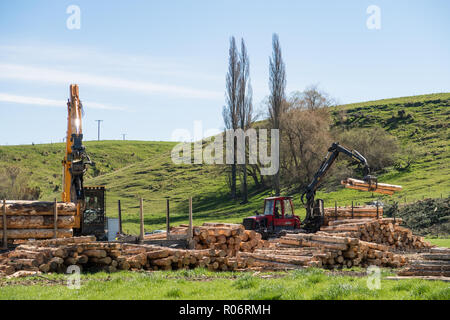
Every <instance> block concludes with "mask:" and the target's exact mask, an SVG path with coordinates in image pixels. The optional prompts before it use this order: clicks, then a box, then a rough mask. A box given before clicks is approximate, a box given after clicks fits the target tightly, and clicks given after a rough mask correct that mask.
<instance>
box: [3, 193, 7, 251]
mask: <svg viewBox="0 0 450 320" xmlns="http://www.w3.org/2000/svg"><path fill="white" fill-rule="evenodd" d="M2 215H3V249H5V250H6V249H8V235H7V227H6V200H5V199H3V214H2Z"/></svg>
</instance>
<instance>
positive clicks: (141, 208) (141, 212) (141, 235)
mask: <svg viewBox="0 0 450 320" xmlns="http://www.w3.org/2000/svg"><path fill="white" fill-rule="evenodd" d="M139 202H140V204H139V220H140V223H141V228H140V233H139V241H141V242H142V241H144V199H142V198H140V199H139Z"/></svg>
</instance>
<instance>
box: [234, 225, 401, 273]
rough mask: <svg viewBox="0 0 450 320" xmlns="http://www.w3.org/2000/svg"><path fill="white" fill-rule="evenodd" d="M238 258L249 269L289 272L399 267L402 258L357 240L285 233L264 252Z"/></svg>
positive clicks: (319, 234) (382, 248)
mask: <svg viewBox="0 0 450 320" xmlns="http://www.w3.org/2000/svg"><path fill="white" fill-rule="evenodd" d="M239 257H243V258H247V259H249V261H248V264H249V265H250V266H251V267H256V268H262V269H293V268H296V267H298V266H303V267H311V266H315V267H324V268H336V267H348V268H350V267H352V266H362V267H366V266H368V265H378V266H386V267H400V266H402V265H404V264H405V263H406V259H405V258H404V257H402V256H400V255H397V254H394V253H392V252H390V251H389V248H388V247H386V246H383V245H380V244H376V243H369V242H365V241H361V240H359V239H358V238H352V237H348V236H341V235H335V234H328V233H325V232H320V233H316V234H288V235H286V236H284V237H281V238H280V239H279V240H278V241H277V243H276V244H275V245H274V246H273V247H272V248H268V249H262V250H255V252H254V253H247V254H243V253H239Z"/></svg>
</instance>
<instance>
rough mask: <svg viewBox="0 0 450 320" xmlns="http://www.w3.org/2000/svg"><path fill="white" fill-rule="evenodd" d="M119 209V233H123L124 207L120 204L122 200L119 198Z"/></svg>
mask: <svg viewBox="0 0 450 320" xmlns="http://www.w3.org/2000/svg"><path fill="white" fill-rule="evenodd" d="M117 209H118V211H119V233H120V234H122V207H121V206H120V200H117Z"/></svg>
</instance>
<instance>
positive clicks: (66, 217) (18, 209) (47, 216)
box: [0, 201, 77, 240]
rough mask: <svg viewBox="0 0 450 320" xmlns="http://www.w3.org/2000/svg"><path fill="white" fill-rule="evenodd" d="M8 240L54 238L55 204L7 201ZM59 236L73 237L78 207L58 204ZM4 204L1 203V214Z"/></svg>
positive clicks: (1, 222) (0, 224)
mask: <svg viewBox="0 0 450 320" xmlns="http://www.w3.org/2000/svg"><path fill="white" fill-rule="evenodd" d="M5 208H6V227H7V236H8V239H12V240H16V239H47V238H52V237H53V236H54V229H53V228H54V203H53V202H44V201H6V205H5ZM57 209H58V218H57V227H58V231H57V236H58V237H60V238H64V237H71V236H72V234H73V232H72V228H73V227H74V225H75V214H76V210H77V208H76V205H75V204H74V203H58V204H57ZM2 212H3V202H0V213H2ZM0 237H3V219H0Z"/></svg>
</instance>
